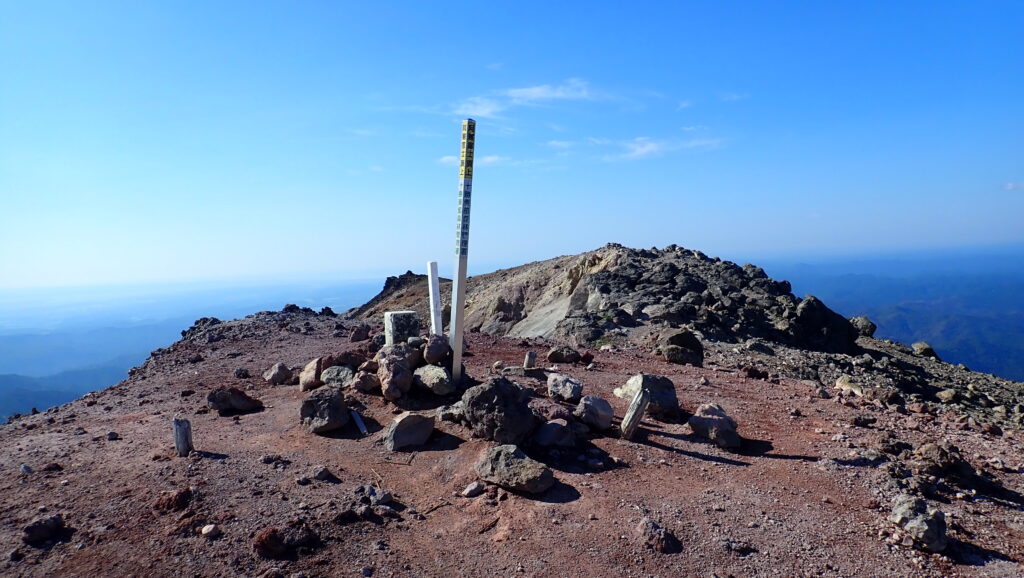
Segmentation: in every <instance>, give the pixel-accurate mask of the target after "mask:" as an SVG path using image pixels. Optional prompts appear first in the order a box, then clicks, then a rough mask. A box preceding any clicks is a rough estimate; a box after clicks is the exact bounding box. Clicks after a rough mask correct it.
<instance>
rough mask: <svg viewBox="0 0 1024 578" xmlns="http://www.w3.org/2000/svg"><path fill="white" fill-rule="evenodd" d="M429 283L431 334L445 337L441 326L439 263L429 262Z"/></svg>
mask: <svg viewBox="0 0 1024 578" xmlns="http://www.w3.org/2000/svg"><path fill="white" fill-rule="evenodd" d="M427 281H428V285H427V286H428V287H429V288H430V333H431V335H444V327H443V326H442V324H441V285H440V282H439V281H438V278H437V261H427Z"/></svg>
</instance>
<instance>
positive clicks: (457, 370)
mask: <svg viewBox="0 0 1024 578" xmlns="http://www.w3.org/2000/svg"><path fill="white" fill-rule="evenodd" d="M475 144H476V121H474V120H473V119H471V118H467V119H466V120H464V121H462V151H461V154H460V156H459V212H458V219H457V221H456V223H455V255H456V257H455V276H454V277H453V279H452V323H451V325H450V326H449V328H448V341H449V342H450V343H451V346H452V383H455V384H459V383H460V382H461V381H462V337H463V334H462V331H463V329H462V314H463V309H464V308H465V306H466V260H467V258H468V257H469V209H470V205H471V200H472V195H473V147H474V145H475Z"/></svg>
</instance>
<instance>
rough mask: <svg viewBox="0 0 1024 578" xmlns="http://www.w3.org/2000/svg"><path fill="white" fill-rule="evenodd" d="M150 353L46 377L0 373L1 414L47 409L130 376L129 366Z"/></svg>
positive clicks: (120, 358)
mask: <svg viewBox="0 0 1024 578" xmlns="http://www.w3.org/2000/svg"><path fill="white" fill-rule="evenodd" d="M145 358H146V355H123V356H120V357H117V358H115V359H111V360H110V361H108V362H106V363H103V364H101V365H96V366H93V367H88V368H82V369H74V370H69V371H62V372H60V373H56V374H54V375H48V376H45V377H30V376H27V375H16V374H4V375H0V418H3V419H6V418H7V416H9V415H11V414H14V413H29V412H30V411H32V408H36V409H38V410H40V411H43V410H45V409H47V408H49V407H53V406H55V405H61V404H64V403H67V402H69V401H72V400H74V399H77V398H79V397H81V396H82V395H84V394H86V393H89V392H90V391H96V390H98V389H103V388H106V387H109V386H111V385H113V384H115V383H117V382H119V381H121V380H122V379H124V378H126V377H128V371H127V370H128V368H130V367H133V366H135V365H138V364H139V363H140V362H141V361H142V360H143V359H145Z"/></svg>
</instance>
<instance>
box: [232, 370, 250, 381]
mask: <svg viewBox="0 0 1024 578" xmlns="http://www.w3.org/2000/svg"><path fill="white" fill-rule="evenodd" d="M235 377H236V378H238V379H249V378H250V377H252V375H250V374H249V370H248V369H246V368H244V367H239V368H237V369H235Z"/></svg>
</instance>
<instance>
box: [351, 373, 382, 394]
mask: <svg viewBox="0 0 1024 578" xmlns="http://www.w3.org/2000/svg"><path fill="white" fill-rule="evenodd" d="M374 371H376V369H375V370H374ZM349 386H351V387H352V389H354V390H356V391H358V392H361V393H374V392H377V391H380V390H381V388H380V378H379V377H377V374H376V373H369V372H366V371H359V372H357V373H356V374H355V376H354V377H353V378H352V381H350V382H349Z"/></svg>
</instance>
